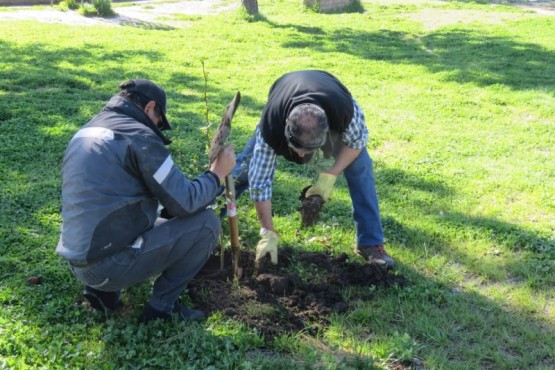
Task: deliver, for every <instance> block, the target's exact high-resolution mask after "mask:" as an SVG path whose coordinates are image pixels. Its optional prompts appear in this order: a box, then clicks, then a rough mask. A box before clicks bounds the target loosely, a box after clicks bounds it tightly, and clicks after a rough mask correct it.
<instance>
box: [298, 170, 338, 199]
mask: <svg viewBox="0 0 555 370" xmlns="http://www.w3.org/2000/svg"><path fill="white" fill-rule="evenodd" d="M335 180H337V176H335V175H332V174H331V173H327V172H320V174H319V175H318V179H317V180H316V182H315V183H314V185H312V186H311V187H310V188H309V189H308V190H307V191H306V197H307V198H308V197H309V196H311V195H319V196H321V197H322V199H324V201H326V202H327V201H328V199H330V196H331V192H332V191H333V185H334V184H335Z"/></svg>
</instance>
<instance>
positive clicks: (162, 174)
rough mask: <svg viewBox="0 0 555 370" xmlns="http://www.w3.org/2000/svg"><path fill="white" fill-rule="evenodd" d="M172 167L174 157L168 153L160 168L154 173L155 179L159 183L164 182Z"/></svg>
mask: <svg viewBox="0 0 555 370" xmlns="http://www.w3.org/2000/svg"><path fill="white" fill-rule="evenodd" d="M172 167H173V159H172V157H171V155H168V157H167V158H166V160H165V161H164V163H162V165H161V166H160V168H158V169H157V170H156V172H155V173H154V180H156V182H157V183H159V184H161V183H162V182H164V180H165V179H166V177H168V175H169V174H170V170H171V169H172Z"/></svg>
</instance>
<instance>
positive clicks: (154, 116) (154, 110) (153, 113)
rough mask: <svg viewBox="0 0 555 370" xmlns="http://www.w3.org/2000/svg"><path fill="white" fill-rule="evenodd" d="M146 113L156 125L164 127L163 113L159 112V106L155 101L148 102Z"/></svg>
mask: <svg viewBox="0 0 555 370" xmlns="http://www.w3.org/2000/svg"><path fill="white" fill-rule="evenodd" d="M145 113H146V115H147V116H148V118H150V120H151V121H152V123H154V124H155V125H156V127H158V128H162V115H161V114H160V113H159V108H158V107H157V106H156V102H155V101H150V102H148V104H147V105H146V107H145Z"/></svg>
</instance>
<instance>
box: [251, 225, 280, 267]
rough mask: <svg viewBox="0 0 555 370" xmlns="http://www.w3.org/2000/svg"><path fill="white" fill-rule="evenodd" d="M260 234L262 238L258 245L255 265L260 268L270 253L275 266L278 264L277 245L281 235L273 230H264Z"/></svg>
mask: <svg viewBox="0 0 555 370" xmlns="http://www.w3.org/2000/svg"><path fill="white" fill-rule="evenodd" d="M260 234H261V235H262V238H261V239H260V241H259V242H258V244H257V245H256V259H255V264H256V266H257V267H259V266H260V265H261V264H262V259H263V258H264V257H265V256H266V255H267V254H268V253H269V254H270V259H271V261H272V263H273V264H274V265H277V263H278V251H277V245H278V241H279V235H278V234H277V233H276V232H274V231H271V230H266V229H262V230H261V232H260Z"/></svg>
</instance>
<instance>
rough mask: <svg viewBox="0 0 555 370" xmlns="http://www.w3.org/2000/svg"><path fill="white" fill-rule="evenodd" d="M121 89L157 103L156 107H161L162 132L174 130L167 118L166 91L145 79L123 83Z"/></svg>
mask: <svg viewBox="0 0 555 370" xmlns="http://www.w3.org/2000/svg"><path fill="white" fill-rule="evenodd" d="M119 87H120V89H122V90H127V91H128V92H134V93H137V94H140V95H143V96H144V97H146V98H147V99H148V100H149V101H154V102H156V105H157V106H159V107H160V112H161V115H162V130H171V129H172V127H171V126H170V124H169V122H168V119H167V118H166V92H165V91H164V89H162V88H161V87H160V86H158V85H156V84H155V83H154V82H152V81H150V80H147V79H144V78H136V79H134V80H129V81H126V82H122V83H121V84H120V85H119Z"/></svg>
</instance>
